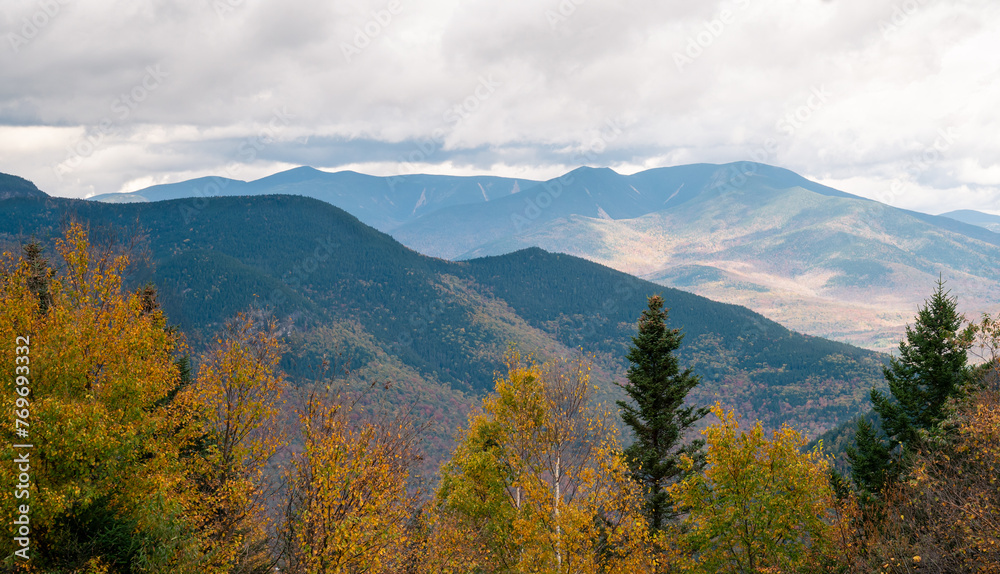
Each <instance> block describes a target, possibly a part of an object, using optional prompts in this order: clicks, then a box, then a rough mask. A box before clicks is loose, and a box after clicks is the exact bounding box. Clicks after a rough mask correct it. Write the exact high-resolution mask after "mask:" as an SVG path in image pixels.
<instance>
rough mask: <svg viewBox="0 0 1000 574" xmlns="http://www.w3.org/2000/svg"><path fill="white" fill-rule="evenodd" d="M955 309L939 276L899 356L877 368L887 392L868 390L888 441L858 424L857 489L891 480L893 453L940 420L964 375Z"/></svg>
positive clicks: (964, 344) (965, 341)
mask: <svg viewBox="0 0 1000 574" xmlns="http://www.w3.org/2000/svg"><path fill="white" fill-rule="evenodd" d="M956 308H957V300H956V298H955V297H951V296H949V294H948V291H945V288H944V281H942V280H941V279H939V280H938V283H937V288H936V289H935V290H934V293H933V294H932V295H931V297H930V299H928V300H927V301H925V303H924V306H923V307H922V308H921V309H920V310H919V311H918V312H917V317H916V323H915V324H914V325H913V326H912V327H911V326H909V325H907V327H906V339H905V340H903V341H900V343H899V357H898V358H896V357H893V358H891V359H890V361H889V364H888V365H887V366H885V367H883V368H882V373H883V375H884V376H885V379H886V382H887V383H888V386H889V393H890V394H889V395H886V394H885V393H883V392H882V391H879V390H876V389H872V391H871V399H872V406H873V408H874V410H875V412H877V413H878V415H879V418H880V419H881V422H882V428H883V430H884V431H885V434H886V435H887V436H888V438H889V441H890V442H889V444H888V445H885V444H884V443H883V442H882V441H881V439H880V438H878V437H877V435H876V434H875V432H874V429H871V428H868V429H865V428H862V425H861V424H860V423H859V426H858V440H857V449H856V450H855V454H854V456H853V457H852V458H853V460H852V464H858V465H859V467H860V468H859V469H858V470H855V471H852V476H854V478H855V482H856V484H857V485H858V486H859V487H860V488H862V489H868V488H869V487H873V486H876V485H881V486H885V485H886V484H887V483H886V482H884V481H881V480H880V479H878V478H877V477H878V476H879V475H885V476H886V477H887V480H889V481H891V480H892V479H894V478H895V477H896V474H897V473H898V471H899V470H901V468H902V467H901V466H899V465H895V470H894V462H893V453H895V454H896V455H898V457H899V460H902V459H903V458H904V457H905V454H906V452H907V450H908V449H909V448H910V447H912V446H913V445H914V444H915V443H916V442H917V441H918V440H919V437H920V431H921V430H930V429H931V428H932V427H934V425H936V424H937V423H938V422H940V421H941V420H942V419H943V418H944V416H945V414H946V413H945V410H944V407H945V404H946V403H947V401H948V399H949V398H952V397H955V396H957V395H958V394H959V393H960V392H961V389H962V385H963V384H964V383H965V381H966V380H967V378H968V368H967V366H966V360H967V358H966V351H967V350H968V349H969V346H970V343H969V336H968V335H967V334H966V333H964V332H962V333H960V332H959V330H960V328H961V326H962V321H963V317H962V315H961V314H959V313H958V311H957V310H956ZM897 447H898V450H897ZM897 462H898V461H897ZM859 481H860V482H859Z"/></svg>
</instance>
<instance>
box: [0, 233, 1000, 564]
mask: <svg viewBox="0 0 1000 574" xmlns="http://www.w3.org/2000/svg"><path fill="white" fill-rule="evenodd" d="M56 252H57V256H58V258H57V261H55V262H50V261H49V260H48V259H47V257H46V255H45V254H44V253H43V252H42V250H41V249H40V248H39V247H38V245H37V244H29V245H27V246H25V248H24V249H23V252H22V253H20V254H17V255H13V254H6V255H5V256H4V259H3V260H2V261H0V265H2V279H0V372H3V373H4V381H5V382H4V390H3V395H2V396H0V404H2V408H3V410H4V413H5V415H4V416H5V417H6V418H5V421H6V422H7V423H8V425H9V426H8V428H11V429H12V428H13V422H12V420H13V416H14V415H13V414H12V413H14V411H15V409H16V408H17V406H18V405H17V404H15V403H16V400H17V397H18V395H17V393H16V392H15V384H14V380H13V379H14V377H13V373H14V372H15V368H16V361H15V356H16V355H15V353H14V345H15V344H16V339H17V337H30V339H31V350H30V353H31V354H30V364H31V380H30V382H29V387H30V396H29V397H27V398H28V402H29V404H30V426H29V429H30V431H29V432H30V440H31V441H32V444H33V445H34V446H33V450H32V451H31V457H32V473H33V474H32V476H31V484H30V487H29V489H28V491H29V492H30V496H29V498H28V499H27V504H28V505H29V506H30V512H29V513H28V516H29V517H30V534H29V538H30V540H31V548H30V556H31V558H30V560H24V559H23V558H21V557H18V556H15V555H14V551H15V550H16V549H17V547H16V546H15V543H14V542H13V541H12V538H13V536H4V537H3V538H0V558H2V560H3V564H4V567H5V568H6V569H7V570H9V571H16V572H79V573H95V574H96V573H102V572H103V573H119V572H122V573H125V572H128V573H132V572H210V573H214V572H218V573H236V572H238V573H264V572H274V571H276V570H277V571H281V572H294V573H340V572H344V573H361V572H372V573H376V572H386V573H388V572H398V573H403V572H452V573H460V572H461V573H466V572H474V573H520V572H546V573H548V572H551V573H570V572H573V573H577V572H581V573H582V572H595V573H597V572H622V573H626V572H628V573H631V572H649V573H654V572H706V573H707V572H739V573H749V572H845V573H846V572H876V571H878V572H921V571H926V572H995V571H998V564H1000V540H998V537H1000V523H998V518H997V517H998V516H1000V506H998V503H1000V487H998V485H997V475H998V473H997V469H998V468H1000V464H998V463H1000V446H998V445H1000V440H998V439H1000V400H998V399H1000V381H998V379H1000V376H998V375H1000V368H998V365H1000V363H998V359H1000V356H998V355H997V354H996V352H997V349H998V348H1000V321H998V320H995V319H993V318H991V317H989V316H984V317H983V318H982V319H981V320H980V321H978V322H975V323H972V324H966V323H965V322H964V321H963V318H962V317H961V315H959V314H958V313H957V311H956V309H957V302H956V300H955V298H954V297H951V296H949V294H948V293H947V291H946V290H945V287H944V284H943V282H939V283H938V285H937V288H936V289H935V291H934V293H933V294H932V296H931V297H930V298H929V299H928V301H927V303H926V304H925V306H924V307H923V308H922V309H921V310H920V312H919V313H918V315H917V317H916V320H915V323H914V325H913V326H911V327H908V328H907V332H906V339H905V340H904V341H902V342H901V343H900V353H899V356H898V357H896V358H894V359H893V360H892V361H890V363H889V364H888V365H887V366H886V367H885V370H884V374H885V378H886V380H887V382H888V388H887V392H883V391H878V390H873V391H872V393H871V399H872V404H873V408H874V411H875V412H876V413H877V417H875V422H874V423H872V422H870V420H869V419H868V418H866V419H860V420H859V421H858V423H857V425H858V426H857V432H856V441H855V444H854V445H852V447H851V448H850V449H849V451H848V460H849V462H850V468H851V470H850V473H849V474H848V475H841V474H839V473H837V472H836V471H834V470H833V467H832V464H831V460H830V456H829V455H827V454H825V453H824V452H823V450H822V445H821V444H820V445H818V446H816V447H815V448H812V449H806V448H805V444H806V441H805V439H804V437H803V436H802V435H801V434H800V433H799V432H798V431H796V430H795V429H794V428H792V427H790V426H788V425H784V426H782V427H781V428H780V429H778V430H776V431H773V432H771V433H768V432H765V431H764V429H763V426H762V425H761V423H760V422H759V421H758V422H754V421H742V420H740V419H739V417H738V415H737V413H735V412H734V411H732V410H726V409H725V408H723V406H722V403H721V402H717V403H716V404H714V405H695V404H691V401H690V397H689V394H690V393H691V391H692V390H693V389H695V388H696V387H697V386H698V385H699V384H700V380H699V378H698V377H697V376H696V375H694V374H693V373H692V371H691V370H690V369H687V368H683V367H682V365H681V364H680V360H679V359H678V351H679V350H680V349H681V347H682V342H683V336H682V333H681V332H680V331H679V330H677V329H670V328H668V327H667V326H666V325H667V319H668V310H667V309H665V308H664V301H663V299H662V298H660V297H658V296H653V297H650V298H649V300H648V308H647V309H646V310H645V311H644V312H643V313H642V315H641V317H640V318H639V320H638V332H637V334H636V335H635V337H633V338H632V341H631V344H630V345H629V347H628V349H629V350H628V355H627V357H626V358H627V360H628V362H629V365H630V367H629V369H628V372H627V378H626V380H625V381H623V382H622V383H621V386H622V388H623V390H624V392H625V394H626V395H627V400H623V401H619V402H618V403H617V404H616V405H607V404H601V403H599V402H597V400H596V399H595V394H596V393H595V391H596V388H595V387H594V385H593V383H592V382H591V380H590V369H591V363H590V361H588V359H587V358H585V357H577V358H572V359H559V360H552V361H547V362H539V361H537V360H535V359H534V358H533V357H532V356H530V355H525V354H523V353H521V352H520V351H518V350H517V348H516V347H511V348H510V350H509V351H508V353H507V355H506V359H505V363H504V368H503V370H502V372H500V373H498V374H497V376H496V379H495V383H494V388H493V390H492V392H491V393H489V394H488V395H487V396H486V397H485V398H483V400H482V403H481V405H480V406H479V407H478V408H477V409H475V410H474V411H473V412H472V413H471V414H470V415H469V419H468V423H467V425H465V426H464V427H463V428H461V429H459V430H458V432H457V435H456V447H455V450H454V451H453V453H452V455H451V457H450V460H448V461H447V462H446V463H445V464H444V466H443V467H442V468H441V470H440V472H439V480H438V482H437V485H436V486H435V487H434V488H433V489H432V490H430V491H422V490H421V489H420V488H419V487H418V486H417V484H418V482H419V481H417V480H415V478H416V477H415V476H414V473H415V468H416V467H417V465H418V463H419V461H420V457H421V454H420V452H419V449H418V447H417V444H418V441H417V439H418V437H419V435H420V432H421V425H420V423H419V422H418V421H417V420H416V418H415V417H414V416H412V415H411V414H410V413H409V412H408V411H407V410H406V408H405V407H399V406H394V407H390V406H386V405H380V403H379V401H378V400H377V396H378V393H379V390H380V389H379V387H377V386H368V387H366V388H363V389H358V388H355V387H351V386H349V385H346V384H343V382H342V380H341V379H338V378H337V377H332V376H327V375H326V374H324V373H319V374H317V376H316V377H314V378H312V379H311V380H309V381H297V382H294V384H293V381H291V380H290V379H289V377H288V376H287V375H286V374H285V373H284V372H283V371H282V369H281V368H280V361H281V357H282V352H283V350H284V349H283V343H282V326H281V325H279V324H278V323H277V322H276V321H275V320H274V319H273V318H271V317H269V316H268V315H267V314H265V313H263V312H260V311H248V312H246V313H242V314H239V315H238V316H236V317H235V318H234V319H233V320H231V321H230V322H229V323H227V324H226V326H225V327H224V328H223V329H221V330H220V331H219V332H218V333H217V334H215V335H214V337H212V339H211V340H210V341H209V343H208V344H207V345H206V346H205V348H204V350H203V351H201V352H199V353H197V355H196V356H193V353H192V351H191V349H189V348H188V347H187V345H186V343H185V339H184V336H183V334H182V333H180V332H179V331H178V330H177V329H176V328H173V327H170V326H168V325H167V324H166V320H165V317H164V313H163V311H162V309H160V307H159V303H158V302H157V295H156V289H155V288H154V287H153V286H146V287H143V288H141V289H138V290H135V291H130V290H127V289H125V288H124V287H123V281H122V278H123V276H124V275H125V272H126V268H127V267H128V265H129V262H130V257H129V254H128V253H127V252H125V251H123V250H122V249H120V248H116V247H114V246H95V245H92V244H91V242H90V239H89V237H88V234H87V232H86V230H85V229H83V228H82V227H80V226H79V225H70V226H69V228H68V230H67V232H66V233H65V235H64V237H63V239H62V240H60V241H58V242H57V245H56ZM971 352H979V353H985V356H984V358H985V359H986V360H985V361H984V362H983V363H982V365H980V366H976V367H973V366H970V365H969V363H968V354H969V353H971ZM386 384H388V383H386ZM373 397H374V398H373ZM618 416H621V418H622V420H623V422H624V423H625V425H626V427H627V428H628V429H629V431H630V434H631V435H632V436H631V437H630V439H631V444H630V446H628V447H627V448H626V447H625V446H624V445H623V442H624V440H625V439H624V438H623V437H622V436H620V434H619V432H618V430H617V428H618V425H616V424H615V422H616V421H615V418H616V417H618ZM699 429H701V430H700V431H699ZM19 440H20V439H19ZM12 444H13V441H6V443H5V444H3V445H0V450H3V451H4V452H3V453H2V455H0V466H2V467H3V477H2V480H3V482H4V484H3V485H0V519H2V520H3V521H4V522H5V523H6V524H12V522H13V521H14V519H15V517H16V516H18V515H19V514H20V510H19V507H20V506H21V505H23V504H25V502H26V501H25V500H21V499H16V498H15V494H14V493H15V491H16V490H17V489H16V488H15V482H16V481H17V480H18V475H19V473H18V471H17V468H16V465H15V464H14V462H13V461H14V452H13V448H12Z"/></svg>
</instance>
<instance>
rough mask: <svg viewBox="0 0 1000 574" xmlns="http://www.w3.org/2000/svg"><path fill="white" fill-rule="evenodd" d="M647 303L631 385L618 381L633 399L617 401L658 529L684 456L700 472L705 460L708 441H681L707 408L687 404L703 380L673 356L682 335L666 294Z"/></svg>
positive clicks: (632, 358)
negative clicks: (670, 317) (673, 325)
mask: <svg viewBox="0 0 1000 574" xmlns="http://www.w3.org/2000/svg"><path fill="white" fill-rule="evenodd" d="M648 305H649V308H648V309H647V310H645V311H643V312H642V317H640V319H639V333H638V335H636V336H635V337H633V338H632V345H631V347H630V349H629V353H628V356H627V358H628V360H629V362H630V363H631V366H630V367H629V369H628V374H627V376H628V384H626V385H620V386H621V387H622V388H623V389H624V390H625V392H627V393H628V395H629V397H631V399H632V402H626V401H618V406H619V407H621V409H622V420H624V421H625V423H626V424H627V425H629V426H630V427H632V430H633V431H634V433H635V438H636V440H635V442H634V443H633V444H632V445H631V446H630V447H628V449H626V450H625V455H626V459H627V460H628V461H629V466H630V467H631V469H632V473H633V476H634V477H635V478H636V479H637V480H638V481H639V482H641V483H642V484H643V486H644V487H645V489H646V509H647V513H648V516H649V519H650V526H651V527H652V528H653V529H654V530H659V529H661V528H662V527H663V526H664V522H665V520H667V519H669V518H672V517H673V511H672V510H671V508H672V506H671V503H670V499H669V497H668V496H667V493H666V491H665V489H666V487H668V486H670V485H671V484H673V483H675V482H677V481H678V480H680V479H681V478H683V475H684V473H685V470H684V469H683V467H682V466H681V456H682V455H687V456H688V457H689V458H690V459H691V460H692V461H693V465H692V467H691V471H693V472H697V471H700V470H701V468H702V467H703V465H704V452H702V446H703V445H704V443H705V441H704V440H695V441H692V442H689V443H686V444H685V443H683V442H682V441H683V438H684V432H685V431H686V430H687V429H688V428H690V427H691V425H693V424H694V423H695V422H697V421H698V420H699V419H701V418H702V417H704V416H705V415H706V414H707V413H708V411H709V409H707V408H704V407H702V408H696V407H693V406H686V407H685V406H684V399H685V398H686V397H687V394H688V392H690V391H691V389H693V388H694V387H695V386H696V385H697V384H698V383H699V382H700V379H699V378H698V376H696V375H694V374H693V373H692V371H691V369H685V370H684V371H683V372H682V371H681V370H680V366H679V364H678V361H677V357H675V356H674V351H676V350H677V349H678V348H679V347H680V345H681V341H682V339H683V335H682V334H681V333H680V330H679V329H668V328H667V326H666V325H667V314H668V311H667V310H666V309H664V308H663V298H662V297H660V296H659V295H654V296H652V297H650V298H649V301H648Z"/></svg>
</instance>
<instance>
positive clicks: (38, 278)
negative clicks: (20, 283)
mask: <svg viewBox="0 0 1000 574" xmlns="http://www.w3.org/2000/svg"><path fill="white" fill-rule="evenodd" d="M42 251H43V248H42V244H41V243H39V242H38V241H32V242H31V243H29V244H27V245H25V246H24V247H23V253H24V261H25V262H26V263H27V265H28V289H30V290H31V292H32V293H34V294H35V297H36V298H38V312H39V313H41V314H43V315H44V314H45V313H46V312H47V311H48V310H49V304H50V303H51V301H52V297H51V296H50V295H49V273H50V272H49V260H48V259H46V258H45V255H44V254H43V253H42Z"/></svg>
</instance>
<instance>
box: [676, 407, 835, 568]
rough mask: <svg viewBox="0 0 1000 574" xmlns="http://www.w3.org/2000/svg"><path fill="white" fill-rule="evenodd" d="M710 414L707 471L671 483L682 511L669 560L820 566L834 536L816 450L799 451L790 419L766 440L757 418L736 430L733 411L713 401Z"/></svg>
mask: <svg viewBox="0 0 1000 574" xmlns="http://www.w3.org/2000/svg"><path fill="white" fill-rule="evenodd" d="M712 413H713V414H714V415H715V416H716V417H718V419H719V422H718V423H717V424H715V425H712V426H710V427H708V428H707V429H705V431H703V433H702V434H704V436H705V439H706V444H707V457H706V463H707V465H706V467H705V470H704V472H703V473H702V474H696V475H693V476H690V477H689V478H687V479H685V480H684V481H682V482H680V483H677V484H675V485H672V486H671V487H670V488H669V490H668V493H669V494H670V496H671V497H672V498H673V500H674V502H675V504H677V506H678V509H679V510H681V511H683V512H685V513H686V515H685V517H684V520H683V522H682V523H681V525H679V527H676V528H675V529H674V530H675V532H673V533H672V534H673V535H674V536H675V537H676V540H677V541H678V543H679V545H678V547H677V548H676V549H675V550H674V551H673V555H672V556H671V561H672V562H673V563H674V564H675V565H676V566H677V567H679V568H680V569H681V570H682V571H692V572H713V573H714V572H756V571H758V570H759V569H766V568H771V569H776V570H775V571H800V570H803V569H810V568H812V569H818V568H819V564H820V560H821V559H822V558H823V556H824V554H825V553H826V551H827V548H828V546H830V545H831V543H832V542H833V541H834V539H835V532H834V522H835V520H834V519H835V516H834V514H835V505H834V501H833V493H832V490H831V487H830V483H829V480H828V474H827V473H828V463H827V461H826V460H825V459H824V458H823V456H822V454H821V452H820V451H819V450H818V449H817V450H814V451H812V452H810V453H802V452H801V450H800V449H801V448H802V447H803V446H804V445H805V442H806V441H805V439H804V438H803V437H802V436H801V435H800V434H799V433H798V432H797V431H795V430H793V429H792V428H790V427H788V426H783V427H782V428H780V429H778V430H776V431H774V433H773V435H772V437H771V438H770V439H768V438H767V437H765V435H764V431H763V428H762V426H761V424H760V422H758V423H757V424H756V425H755V426H754V427H753V428H752V429H750V430H749V431H747V432H741V431H740V429H739V426H738V424H737V422H736V416H735V414H734V413H733V411H729V412H726V411H724V410H723V409H722V408H721V406H719V405H718V404H716V406H715V407H714V408H713V409H712ZM686 464H687V465H688V467H690V465H691V460H690V459H687V460H686Z"/></svg>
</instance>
